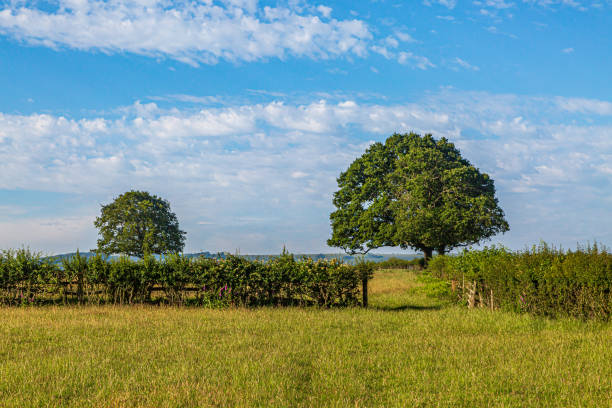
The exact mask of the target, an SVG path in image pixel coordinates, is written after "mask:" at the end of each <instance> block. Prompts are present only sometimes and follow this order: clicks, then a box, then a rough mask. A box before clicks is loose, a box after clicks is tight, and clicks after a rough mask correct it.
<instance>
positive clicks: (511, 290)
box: [428, 243, 612, 320]
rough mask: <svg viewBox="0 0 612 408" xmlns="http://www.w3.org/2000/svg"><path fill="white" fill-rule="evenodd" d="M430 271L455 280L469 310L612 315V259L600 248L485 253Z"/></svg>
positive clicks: (444, 259) (448, 259)
mask: <svg viewBox="0 0 612 408" xmlns="http://www.w3.org/2000/svg"><path fill="white" fill-rule="evenodd" d="M428 270H429V271H430V272H431V273H432V275H434V276H436V277H439V278H442V279H446V280H448V281H450V282H451V283H452V288H453V289H454V290H455V292H456V293H457V294H458V297H459V298H460V299H462V300H463V301H464V302H466V303H467V304H468V305H469V306H470V307H474V306H481V307H490V308H498V307H501V308H504V309H509V310H514V311H519V312H530V313H534V314H540V315H545V316H574V317H580V318H595V319H604V320H605V319H609V317H610V315H611V313H612V293H611V291H612V254H610V253H608V252H607V250H606V249H605V248H604V249H601V248H599V247H598V246H597V245H593V246H591V247H587V248H580V247H579V248H578V249H577V250H576V251H562V250H559V249H555V248H552V247H550V246H548V245H546V244H545V243H542V244H540V245H539V246H537V247H536V246H534V247H532V248H531V249H529V250H524V251H510V250H508V249H506V248H503V247H491V248H484V249H483V250H480V251H464V252H463V253H462V254H460V255H457V256H441V257H436V258H434V259H432V261H430V263H429V266H428Z"/></svg>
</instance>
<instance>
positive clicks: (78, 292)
mask: <svg viewBox="0 0 612 408" xmlns="http://www.w3.org/2000/svg"><path fill="white" fill-rule="evenodd" d="M364 267H365V270H366V272H368V273H365V274H364ZM371 270H372V265H371V264H370V263H365V264H361V265H358V266H350V265H347V264H344V263H342V262H341V261H338V260H335V259H333V260H317V261H313V260H312V259H310V258H304V259H300V260H295V258H294V256H293V255H291V254H289V253H288V252H286V251H283V253H282V254H281V255H280V256H278V257H276V258H274V259H272V260H271V261H269V262H262V261H257V260H256V261H251V260H248V259H246V258H242V257H239V256H233V255H229V256H227V257H226V258H225V259H209V258H204V257H201V258H195V259H194V258H190V257H187V256H181V255H178V254H170V255H167V256H165V257H164V258H163V259H161V260H158V259H156V258H155V257H153V256H151V255H145V256H144V258H142V259H139V260H134V259H131V258H129V257H127V256H122V257H120V258H117V259H111V260H107V259H106V258H105V257H104V256H103V255H101V254H97V255H96V256H94V257H92V258H89V259H87V258H85V257H83V256H81V255H80V253H79V252H78V251H77V253H76V254H75V255H73V256H71V257H67V258H64V259H62V262H61V267H59V266H58V265H55V264H53V263H52V262H51V260H45V259H43V258H41V257H40V255H39V254H34V253H31V252H30V251H28V250H19V251H5V252H2V253H1V254H0V302H3V303H5V304H9V305H11V304H13V305H15V304H22V303H24V302H26V301H27V302H29V303H33V302H34V300H35V298H36V299H37V300H38V301H39V302H47V303H56V304H57V303H58V302H59V303H63V304H66V303H75V302H78V303H81V304H83V303H89V304H100V303H113V304H135V303H148V302H149V303H150V302H155V303H160V302H161V303H167V304H175V305H182V304H193V305H204V306H226V305H237V306H263V305H290V304H296V305H297V304H299V305H319V306H322V307H330V306H334V305H341V306H348V305H355V304H357V303H358V301H357V300H358V295H359V286H358V285H359V283H360V282H361V281H362V279H366V280H367V279H370V278H371V276H372V275H371Z"/></svg>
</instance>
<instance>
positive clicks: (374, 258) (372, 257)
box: [49, 251, 421, 263]
mask: <svg viewBox="0 0 612 408" xmlns="http://www.w3.org/2000/svg"><path fill="white" fill-rule="evenodd" d="M80 254H81V256H84V257H85V258H91V257H92V256H94V255H95V253H93V252H81V253H80ZM74 255H76V252H70V253H66V254H59V255H53V256H50V257H49V258H54V259H56V260H57V262H61V261H62V259H64V258H70V257H72V256H74ZM184 255H185V256H187V257H190V258H198V257H201V256H202V257H205V258H222V259H224V258H225V257H227V256H228V255H234V254H231V253H229V252H218V253H211V252H208V251H206V252H196V253H191V254H184ZM240 256H241V257H243V258H246V259H249V260H256V259H260V260H263V261H268V260H270V259H273V258H276V257H277V256H278V255H240ZM293 256H294V257H296V258H298V259H299V258H302V257H304V258H312V259H314V260H319V259H339V260H342V261H344V262H346V263H354V262H355V261H356V259H357V258H358V257H359V255H355V256H353V255H347V254H341V253H338V254H324V253H318V254H293ZM420 257H421V256H420V255H417V254H367V255H365V260H366V261H371V262H383V261H386V260H388V259H389V258H399V259H405V260H408V261H409V260H411V259H415V258H420ZM108 258H109V259H117V258H118V256H117V255H111V256H109V257H108Z"/></svg>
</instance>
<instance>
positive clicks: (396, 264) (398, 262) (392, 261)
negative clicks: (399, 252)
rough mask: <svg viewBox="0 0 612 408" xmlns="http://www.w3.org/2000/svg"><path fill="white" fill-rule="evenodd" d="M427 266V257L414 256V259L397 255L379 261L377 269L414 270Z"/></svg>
mask: <svg viewBox="0 0 612 408" xmlns="http://www.w3.org/2000/svg"><path fill="white" fill-rule="evenodd" d="M424 267H425V259H424V258H414V259H410V260H408V259H401V258H396V257H391V258H389V259H387V260H385V261H382V262H378V263H377V264H376V269H412V270H421V269H423V268H424Z"/></svg>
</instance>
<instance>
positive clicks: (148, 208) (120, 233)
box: [94, 190, 185, 258]
mask: <svg viewBox="0 0 612 408" xmlns="http://www.w3.org/2000/svg"><path fill="white" fill-rule="evenodd" d="M94 225H95V226H96V228H98V229H99V233H100V235H101V236H102V237H101V238H100V239H98V249H97V251H98V252H101V253H103V254H107V255H108V254H124V255H129V256H137V257H140V258H142V257H144V256H145V254H166V253H173V252H181V251H182V250H183V247H184V245H185V232H184V231H181V230H180V229H179V224H178V220H177V218H176V215H175V214H174V213H173V212H172V211H170V204H169V203H168V201H166V200H163V199H161V198H159V197H157V196H155V195H151V194H149V193H147V192H145V191H133V190H132V191H128V192H126V193H123V194H122V195H120V196H119V197H117V198H116V199H115V200H114V201H113V202H112V203H110V204H107V205H103V206H102V210H101V214H100V216H99V217H97V218H96V221H95V222H94Z"/></svg>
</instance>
